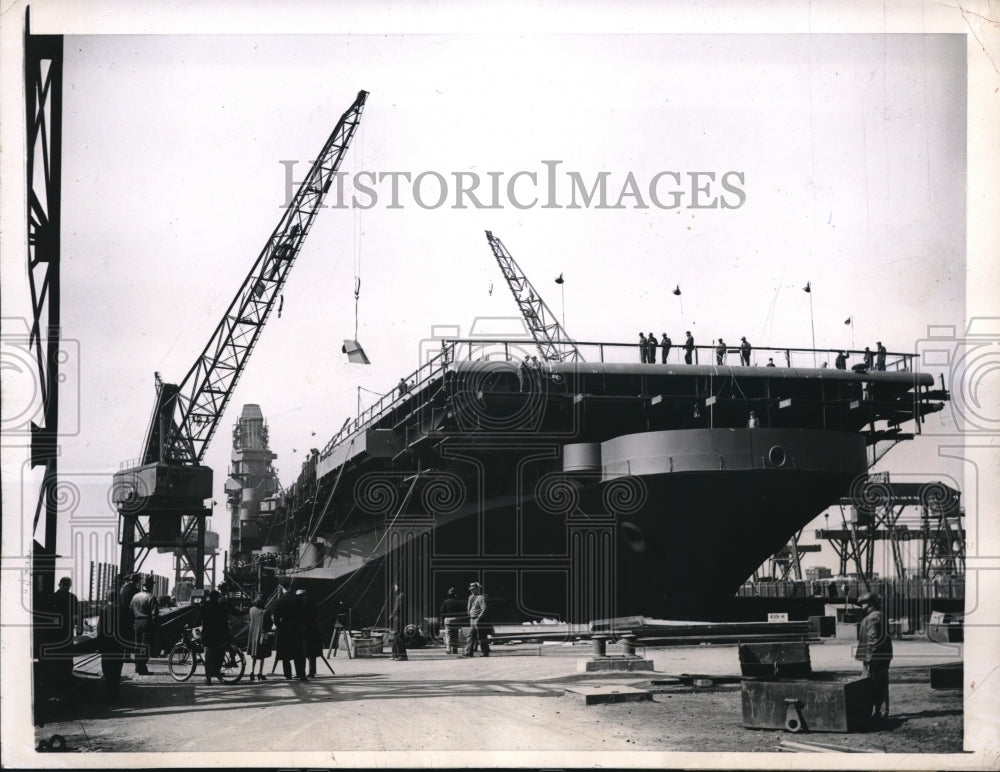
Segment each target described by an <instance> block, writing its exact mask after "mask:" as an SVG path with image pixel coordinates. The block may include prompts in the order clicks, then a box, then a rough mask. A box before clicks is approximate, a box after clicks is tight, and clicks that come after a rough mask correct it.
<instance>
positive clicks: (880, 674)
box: [855, 592, 892, 718]
mask: <svg viewBox="0 0 1000 772" xmlns="http://www.w3.org/2000/svg"><path fill="white" fill-rule="evenodd" d="M858 604H859V605H860V606H861V607H862V608H863V609H864V611H865V616H864V619H862V620H861V624H860V625H858V650H857V654H855V658H856V659H859V660H861V661H862V662H864V665H865V676H866V677H867V678H868V679H869V681H870V682H871V684H870V690H871V698H872V716H873V717H874V718H886V717H888V715H889V662H890V661H891V660H892V638H890V637H889V630H888V626H887V625H886V621H885V617H883V616H882V611H881V609H880V608H879V607H880V605H881V604H880V602H879V597H878V595H876V594H875V593H873V592H866V593H865V594H864V595H862V596H861V597H860V598H858ZM883 706H885V708H884V710H883Z"/></svg>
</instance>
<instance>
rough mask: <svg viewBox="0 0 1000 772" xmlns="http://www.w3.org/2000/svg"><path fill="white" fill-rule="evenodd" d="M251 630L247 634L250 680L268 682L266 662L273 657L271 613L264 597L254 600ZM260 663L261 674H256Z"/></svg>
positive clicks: (259, 596)
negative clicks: (265, 605)
mask: <svg viewBox="0 0 1000 772" xmlns="http://www.w3.org/2000/svg"><path fill="white" fill-rule="evenodd" d="M249 617H250V629H249V631H248V632H247V654H249V655H250V680H251V681H253V680H255V679H256V680H259V681H266V680H267V678H265V677H264V660H266V659H267V658H268V657H270V656H271V637H272V636H273V633H271V626H272V620H271V612H270V611H268V610H267V609H266V608H264V596H263V595H258V596H257V597H256V598H254V601H253V607H252V608H251V609H250V615H249ZM258 660H259V661H260V672H259V673H256V674H255V669H256V667H257V662H258Z"/></svg>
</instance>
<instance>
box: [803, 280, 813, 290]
mask: <svg viewBox="0 0 1000 772" xmlns="http://www.w3.org/2000/svg"><path fill="white" fill-rule="evenodd" d="M802 291H803V292H812V291H813V289H812V282H811V281H807V282H806V286H804V287H803V288H802Z"/></svg>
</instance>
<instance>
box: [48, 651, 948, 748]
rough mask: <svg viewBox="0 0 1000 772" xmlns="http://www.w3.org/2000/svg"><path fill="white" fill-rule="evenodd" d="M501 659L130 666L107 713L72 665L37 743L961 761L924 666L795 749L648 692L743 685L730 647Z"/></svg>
mask: <svg viewBox="0 0 1000 772" xmlns="http://www.w3.org/2000/svg"><path fill="white" fill-rule="evenodd" d="M505 648H506V647H504V649H498V650H496V651H495V655H494V656H493V657H491V658H490V659H483V658H476V659H455V658H449V657H448V656H447V655H445V654H444V653H443V652H441V651H438V650H424V651H420V652H413V653H412V654H413V655H412V656H411V660H410V662H408V663H396V662H391V661H389V659H388V657H384V658H374V659H367V660H364V659H355V660H344V659H335V660H332V661H331V664H332V665H333V666H334V667H335V669H336V671H337V675H336V676H332V675H330V674H329V673H328V672H326V671H325V670H324V669H323V666H322V664H321V665H320V670H321V677H319V678H316V679H314V680H312V681H309V682H305V683H303V682H298V681H294V680H293V681H286V680H284V679H282V678H280V676H279V675H278V674H277V673H276V674H273V675H272V676H270V677H269V679H268V680H267V681H266V682H265V683H249V681H248V679H247V678H244V679H243V680H242V681H241V682H240V683H238V684H235V685H212V686H206V685H205V684H204V682H203V679H202V677H201V674H200V673H198V674H196V675H195V676H194V678H192V679H191V680H190V681H187V682H185V683H177V682H175V681H173V680H172V679H171V678H170V676H169V674H168V673H167V672H166V665H165V662H164V661H162V660H159V661H158V660H153V661H152V663H151V669H152V671H153V675H152V676H149V677H146V678H143V677H139V676H136V675H134V672H133V671H132V670H131V666H130V665H126V670H125V676H126V678H127V679H128V680H127V681H126V682H125V683H123V685H122V690H121V695H120V697H119V699H118V700H117V701H116V702H113V703H111V702H108V701H107V700H106V699H105V697H104V692H103V683H102V682H101V680H100V678H99V666H98V665H97V663H96V662H92V663H85V664H78V666H77V677H76V686H75V688H74V692H73V694H72V695H70V696H68V697H67V698H65V699H63V700H61V701H59V702H57V703H54V704H52V705H50V706H49V708H50V709H49V711H48V715H47V716H46V722H45V725H44V726H42V727H38V728H36V730H35V743H37V742H38V741H42V740H47V739H49V738H51V736H52V735H53V734H56V733H58V734H61V735H62V736H63V737H65V739H66V742H67V749H66V750H67V751H69V752H82V753H88V752H111V753H118V752H141V753H162V752H172V751H177V752H205V751H224V752H234V751H247V750H261V751H265V750H267V751H291V750H302V751H326V752H329V751H337V752H341V751H344V752H350V751H414V750H423V751H465V750H469V749H470V742H469V738H470V726H473V727H474V737H475V740H476V742H475V747H474V748H473V749H474V750H478V751H497V752H499V751H581V752H593V751H612V752H622V751H674V752H676V751H693V752H754V751H758V752H774V751H779V750H783V748H782V747H781V742H782V740H795V741H802V742H822V743H826V744H832V745H835V746H840V747H843V748H844V749H845V750H847V749H854V750H867V751H872V752H887V753H921V752H936V753H954V752H959V751H961V750H962V730H963V702H962V692H961V690H959V689H949V690H932V689H931V688H930V683H929V669H928V668H929V666H930V664H934V662H932V661H929V660H928V661H923V660H921V661H919V662H914V661H913V660H907V659H906V658H905V657H901V666H900V667H895V666H894V667H893V668H892V670H891V686H890V694H891V700H892V705H891V707H892V716H891V718H890V719H888V720H886V721H884V722H882V723H881V724H880V725H878V726H876V727H873V728H871V729H870V730H868V731H864V732H859V733H853V734H837V733H800V734H791V733H788V732H785V731H782V730H753V729H747V728H744V727H743V726H742V698H741V690H740V685H739V683H732V684H720V685H716V686H711V687H694V686H684V685H654V684H653V681H654V680H665V675H668V674H671V673H673V674H679V673H714V674H716V675H719V674H725V673H731V674H738V673H739V665H738V660H737V659H736V650H735V647H731V646H730V647H721V646H720V647H711V650H704V649H698V648H697V647H690V648H687V649H681V648H678V649H672V650H656V651H655V652H647V653H648V654H650V656H651V658H652V659H653V660H654V664H655V668H656V671H655V672H648V673H644V672H633V673H624V672H618V673H611V674H603V673H596V674H595V673H580V672H578V669H577V668H578V665H577V663H578V661H580V660H581V659H584V658H585V656H586V652H585V651H582V650H581V651H573V652H569V653H568V654H563V655H562V656H540V655H535V656H531V654H530V651H516V650H505ZM814 651H816V652H817V653H816V654H815V655H814V656H813V662H814V670H816V669H818V668H817V665H819V667H820V668H823V670H824V672H825V673H827V674H828V677H829V674H834V675H836V676H840V677H843V678H844V679H850V678H857V677H858V676H859V668H857V667H853V668H852V669H840V670H833V669H831V668H828V667H823V663H824V662H831V663H832V662H838V663H841V664H842V665H847V667H851V664H852V663H850V658H849V656H848V654H847V647H827V649H826V650H825V651H823V650H822V648H821V647H814ZM914 651H916V650H915V649H914ZM920 656H924V655H922V654H921V655H920ZM950 658H953V657H949V656H944V657H939V658H938V659H944V660H947V659H950ZM817 660H818V662H817ZM845 660H846V661H845ZM278 670H279V673H280V668H278ZM266 672H270V663H268V667H267V668H266ZM580 685H629V686H634V687H638V688H643V689H648V690H651V691H652V692H653V699H652V701H650V702H633V703H619V704H607V705H594V706H587V705H585V704H584V703H583V701H582V699H581V698H579V697H578V696H576V695H574V694H572V693H570V692H567V691H566V690H567V688H572V687H574V686H580ZM470 722H471V723H470Z"/></svg>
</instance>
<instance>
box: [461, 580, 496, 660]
mask: <svg viewBox="0 0 1000 772" xmlns="http://www.w3.org/2000/svg"><path fill="white" fill-rule="evenodd" d="M466 611H467V613H468V614H469V642H468V643H467V644H466V645H465V656H466V657H471V656H473V652H474V651H475V650H476V644H477V643H478V644H479V647H480V648H481V649H482V650H483V656H484V657H488V656H490V643H489V641H487V640H486V624H485V617H486V596H485V595H484V594H483V588H482V586H481V585H480V584H479V582H473V583H472V584H470V585H469V601H468V603H467V605H466Z"/></svg>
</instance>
